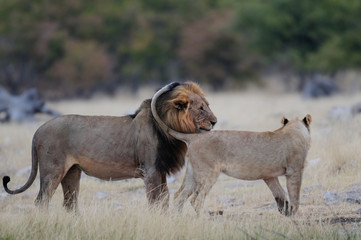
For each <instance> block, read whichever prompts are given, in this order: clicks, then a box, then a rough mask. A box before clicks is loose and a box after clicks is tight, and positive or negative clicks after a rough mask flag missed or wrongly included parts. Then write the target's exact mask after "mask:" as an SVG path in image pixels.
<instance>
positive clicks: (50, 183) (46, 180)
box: [35, 172, 62, 209]
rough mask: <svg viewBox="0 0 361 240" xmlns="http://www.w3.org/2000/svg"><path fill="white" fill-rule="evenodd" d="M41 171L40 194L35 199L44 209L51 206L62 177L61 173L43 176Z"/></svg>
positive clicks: (36, 203)
mask: <svg viewBox="0 0 361 240" xmlns="http://www.w3.org/2000/svg"><path fill="white" fill-rule="evenodd" d="M41 175H42V174H41V172H40V190H39V193H38V196H37V197H36V199H35V205H36V206H38V207H41V208H44V209H47V208H48V207H49V202H50V200H51V198H52V197H53V195H54V193H55V190H56V188H57V187H58V186H59V183H60V181H61V178H62V174H61V173H52V174H51V173H50V174H47V175H45V176H41Z"/></svg>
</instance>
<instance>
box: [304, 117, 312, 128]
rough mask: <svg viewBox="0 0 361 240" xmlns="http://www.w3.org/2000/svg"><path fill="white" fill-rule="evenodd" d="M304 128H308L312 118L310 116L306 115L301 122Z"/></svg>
mask: <svg viewBox="0 0 361 240" xmlns="http://www.w3.org/2000/svg"><path fill="white" fill-rule="evenodd" d="M302 121H303V122H304V123H305V124H306V126H307V127H308V126H310V124H311V122H312V117H311V115H310V114H307V115H306V117H305V118H304V119H303V120H302Z"/></svg>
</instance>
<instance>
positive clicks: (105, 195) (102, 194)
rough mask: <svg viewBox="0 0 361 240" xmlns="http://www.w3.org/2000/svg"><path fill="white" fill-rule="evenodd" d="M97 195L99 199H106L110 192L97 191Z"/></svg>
mask: <svg viewBox="0 0 361 240" xmlns="http://www.w3.org/2000/svg"><path fill="white" fill-rule="evenodd" d="M95 197H96V198H97V199H104V198H107V197H108V194H106V193H104V192H97V193H96V195H95Z"/></svg>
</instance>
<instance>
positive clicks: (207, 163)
mask: <svg viewBox="0 0 361 240" xmlns="http://www.w3.org/2000/svg"><path fill="white" fill-rule="evenodd" d="M157 95H158V94H157V93H156V94H155V96H154V97H155V98H154V99H153V100H152V104H151V106H152V113H153V116H154V118H155V119H156V121H157V122H158V124H159V125H160V127H161V128H162V129H163V131H164V132H168V133H169V134H170V135H172V136H173V137H175V138H177V139H179V140H181V141H183V142H185V143H187V145H188V155H189V162H188V164H187V168H186V173H185V176H184V180H183V184H182V186H181V187H180V189H179V190H178V192H177V193H176V194H175V200H176V205H177V206H178V207H179V210H181V209H182V207H183V204H184V202H185V201H186V200H187V198H188V197H189V196H190V195H192V194H193V197H192V200H191V203H192V205H193V207H194V208H195V210H196V211H197V212H198V213H199V211H200V209H201V207H202V206H203V203H204V199H205V197H206V195H207V193H208V192H209V190H210V189H211V187H212V186H213V184H214V183H215V182H216V180H217V178H218V176H219V174H220V173H221V172H222V173H225V174H227V175H228V176H231V177H235V178H238V179H243V180H257V179H263V180H264V181H265V182H266V184H267V185H268V187H269V188H270V189H271V191H272V193H273V196H274V197H275V199H276V202H277V205H278V210H279V211H280V212H281V213H283V214H285V215H286V216H289V215H293V214H295V213H296V212H297V210H298V205H299V194H300V187H301V181H302V173H303V168H304V163H305V159H306V156H307V152H308V150H309V147H310V142H311V137H310V128H309V125H310V123H311V116H310V115H307V116H306V117H305V118H304V119H303V120H302V121H300V120H298V119H297V120H292V121H288V120H287V119H286V118H282V124H283V126H282V127H281V128H280V129H278V130H276V131H274V132H246V131H211V132H207V133H203V134H183V133H179V132H176V131H174V130H173V129H171V128H169V127H168V126H167V125H166V124H165V123H164V122H163V121H162V120H161V119H160V118H159V117H158V114H157V110H156V109H155V104H156V99H157ZM282 175H285V176H286V181H287V189H288V193H289V199H290V202H291V204H290V206H289V203H288V201H287V200H286V196H285V192H284V190H283V188H282V187H281V185H280V183H279V181H278V177H279V176H282Z"/></svg>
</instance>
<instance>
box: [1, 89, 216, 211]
mask: <svg viewBox="0 0 361 240" xmlns="http://www.w3.org/2000/svg"><path fill="white" fill-rule="evenodd" d="M158 100H159V103H158V104H157V106H156V107H157V109H158V111H159V112H160V115H161V116H162V120H163V121H165V122H166V123H167V124H168V125H169V126H172V127H173V128H174V129H177V131H180V132H187V133H195V132H200V131H201V129H204V128H205V126H208V128H209V127H210V126H211V124H210V123H211V122H215V121H216V117H215V116H214V115H213V113H212V111H211V110H210V109H209V108H206V110H205V111H206V117H204V113H203V112H202V114H201V111H200V110H199V105H202V104H204V105H207V104H208V103H207V101H206V100H205V98H204V94H203V92H202V91H201V89H200V88H199V86H198V85H196V84H195V83H192V82H187V83H184V84H178V83H172V84H169V85H167V87H165V88H162V94H160V98H159V99H158ZM207 106H208V105H207ZM207 130H209V129H207ZM165 153H166V154H165ZM185 153H186V145H185V144H184V143H183V142H181V141H178V140H176V139H174V138H173V137H172V136H170V135H168V134H167V133H166V132H162V130H161V129H159V128H158V127H157V124H155V122H154V118H153V116H152V114H151V110H150V100H145V101H144V102H143V103H142V105H141V106H140V108H139V109H138V110H137V112H136V113H135V114H133V115H129V116H123V117H110V116H79V115H66V116H61V117H58V118H55V119H53V120H50V121H48V122H47V123H45V124H44V125H43V126H41V127H40V128H39V129H38V130H37V131H36V133H35V134H34V137H33V144H32V171H31V174H30V177H29V179H28V181H27V182H26V183H25V185H24V186H23V187H21V188H19V189H17V190H14V191H12V190H9V189H8V187H7V183H8V182H9V181H10V178H9V177H7V176H6V177H4V178H3V184H4V188H5V190H6V192H8V193H9V194H17V193H21V192H23V191H25V190H26V189H28V188H29V187H30V186H31V184H32V183H33V182H34V180H35V177H36V175H37V170H38V168H39V172H40V190H39V194H38V196H37V198H36V200H35V202H36V204H37V205H40V206H45V207H46V206H48V204H49V201H50V199H51V197H52V196H53V194H54V192H55V190H56V188H57V187H58V185H59V184H60V183H61V185H62V187H63V193H64V206H65V207H66V208H67V209H69V210H72V209H75V210H76V209H77V199H78V194H79V183H80V175H81V172H82V171H84V172H85V173H86V174H88V175H90V176H94V177H97V178H100V179H104V180H112V181H113V180H121V179H127V178H142V179H143V180H144V183H145V186H146V192H147V197H148V201H149V202H150V203H154V202H158V201H160V200H162V201H163V202H166V205H167V204H168V196H169V194H168V188H167V182H166V174H167V173H170V172H176V171H178V170H179V169H180V168H181V167H182V165H183V164H184V155H185ZM168 157H169V158H168Z"/></svg>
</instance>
